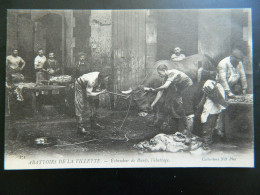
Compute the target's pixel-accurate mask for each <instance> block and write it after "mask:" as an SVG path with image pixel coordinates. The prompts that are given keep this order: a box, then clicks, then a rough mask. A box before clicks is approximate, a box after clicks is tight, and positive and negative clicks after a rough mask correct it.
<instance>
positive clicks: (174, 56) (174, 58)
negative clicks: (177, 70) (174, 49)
mask: <svg viewBox="0 0 260 195" xmlns="http://www.w3.org/2000/svg"><path fill="white" fill-rule="evenodd" d="M184 58H185V55H184V54H180V55H179V56H177V55H176V54H175V53H174V54H172V56H171V60H172V61H181V60H183V59H184Z"/></svg>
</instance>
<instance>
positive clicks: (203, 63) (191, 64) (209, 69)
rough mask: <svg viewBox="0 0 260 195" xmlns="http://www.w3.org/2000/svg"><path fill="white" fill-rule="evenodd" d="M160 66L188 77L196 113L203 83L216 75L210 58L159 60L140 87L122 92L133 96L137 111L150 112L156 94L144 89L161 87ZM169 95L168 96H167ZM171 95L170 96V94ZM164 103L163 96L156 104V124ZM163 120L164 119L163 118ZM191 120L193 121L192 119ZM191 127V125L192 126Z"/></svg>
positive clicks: (213, 78)
mask: <svg viewBox="0 0 260 195" xmlns="http://www.w3.org/2000/svg"><path fill="white" fill-rule="evenodd" d="M161 64H165V65H167V67H168V69H177V70H179V71H182V72H184V73H185V74H186V75H188V76H189V77H190V78H191V79H192V81H193V83H194V84H193V87H192V88H191V90H194V92H193V93H192V94H193V98H194V101H193V102H194V106H193V109H194V112H193V113H195V112H197V111H196V109H197V108H198V105H199V102H200V100H201V97H202V94H203V93H201V87H202V85H203V83H204V82H205V81H206V80H208V79H212V80H215V77H216V75H217V71H216V63H215V62H214V60H213V59H212V58H210V57H209V56H206V55H200V54H196V55H192V56H189V57H187V58H185V59H184V60H182V61H178V62H176V61H170V60H160V61H157V62H155V63H154V66H153V68H151V69H149V70H148V73H147V76H146V77H145V79H144V81H143V82H142V83H141V85H139V86H137V87H135V88H134V89H130V90H128V91H122V93H124V94H129V93H131V94H132V96H133V100H134V101H135V103H136V105H137V107H138V109H139V111H140V112H150V111H151V103H152V102H153V100H154V98H155V96H156V93H153V92H149V91H148V92H147V91H145V90H144V89H145V87H151V88H157V87H159V86H161V85H162V82H163V80H162V78H160V77H159V75H158V73H157V67H158V66H159V65H161ZM168 93H172V95H174V94H173V93H175V91H171V90H170V91H168ZM168 95H169V94H168ZM170 95H171V94H170ZM164 101H165V96H163V97H162V98H161V99H160V101H159V102H158V103H157V104H158V106H157V109H156V112H157V114H156V116H157V118H156V119H155V121H156V122H158V121H159V119H158V116H159V115H160V114H159V113H161V112H160V110H161V111H164V110H166V109H165V108H164V107H163V102H164ZM171 114H172V117H173V118H178V114H176V113H175V114H174V113H172V112H171ZM164 118H165V117H164ZM192 120H193V119H192ZM192 125H193V124H192Z"/></svg>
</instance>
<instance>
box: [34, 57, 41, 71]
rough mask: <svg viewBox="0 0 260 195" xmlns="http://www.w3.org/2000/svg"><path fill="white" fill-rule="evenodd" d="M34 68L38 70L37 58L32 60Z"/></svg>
mask: <svg viewBox="0 0 260 195" xmlns="http://www.w3.org/2000/svg"><path fill="white" fill-rule="evenodd" d="M34 68H35V69H36V70H37V69H40V67H39V61H38V57H36V58H35V59H34Z"/></svg>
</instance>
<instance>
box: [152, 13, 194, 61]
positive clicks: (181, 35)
mask: <svg viewBox="0 0 260 195" xmlns="http://www.w3.org/2000/svg"><path fill="white" fill-rule="evenodd" d="M177 46H178V47H180V48H181V49H182V51H183V53H184V54H185V55H186V56H190V55H193V54H197V53H198V11H197V10H158V11H157V60H167V59H170V57H171V55H172V54H173V49H174V48H175V47H177Z"/></svg>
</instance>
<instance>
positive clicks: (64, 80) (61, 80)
mask: <svg viewBox="0 0 260 195" xmlns="http://www.w3.org/2000/svg"><path fill="white" fill-rule="evenodd" d="M71 79H72V78H71V76H69V75H60V76H55V77H51V78H50V80H49V81H50V82H56V83H68V82H71Z"/></svg>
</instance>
